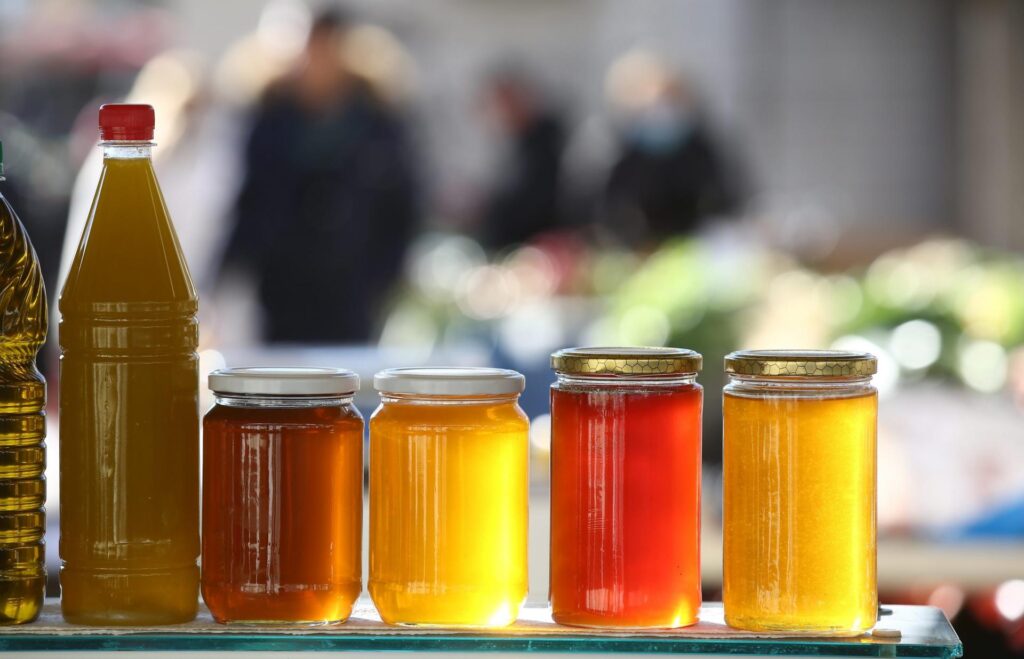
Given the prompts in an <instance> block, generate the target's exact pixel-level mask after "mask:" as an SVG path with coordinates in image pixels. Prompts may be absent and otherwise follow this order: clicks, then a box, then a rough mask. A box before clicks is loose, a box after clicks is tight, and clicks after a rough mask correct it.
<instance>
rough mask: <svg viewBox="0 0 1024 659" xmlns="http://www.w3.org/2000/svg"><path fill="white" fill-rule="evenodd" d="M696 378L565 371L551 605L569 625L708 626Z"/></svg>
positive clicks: (557, 412)
mask: <svg viewBox="0 0 1024 659" xmlns="http://www.w3.org/2000/svg"><path fill="white" fill-rule="evenodd" d="M695 378H696V376H695V375H694V374H688V375H682V376H679V375H674V376H661V377H651V376H645V377H637V376H629V377H626V376H622V377H607V376H605V377H584V376H570V375H566V374H563V373H559V374H558V382H557V383H556V384H555V385H554V386H553V387H552V390H551V593H550V594H551V606H552V615H553V617H554V619H555V620H556V621H557V622H559V623H562V624H569V625H581V626H588V627H621V628H668V627H682V626H685V625H691V624H693V623H694V622H696V621H697V611H698V609H699V608H700V604H701V585H700V473H701V472H700V465H701V407H702V400H703V391H702V389H701V386H700V385H699V384H697V383H696V379H695Z"/></svg>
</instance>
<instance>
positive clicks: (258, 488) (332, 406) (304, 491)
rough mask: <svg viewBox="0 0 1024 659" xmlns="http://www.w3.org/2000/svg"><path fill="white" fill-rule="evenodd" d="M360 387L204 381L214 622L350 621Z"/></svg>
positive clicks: (206, 518)
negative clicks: (211, 398)
mask: <svg viewBox="0 0 1024 659" xmlns="http://www.w3.org/2000/svg"><path fill="white" fill-rule="evenodd" d="M358 388H359V376H357V375H356V374H355V373H352V372H351V371H346V370H341V369H328V368H235V369H225V370H220V371H214V372H213V373H211V374H210V389H211V390H213V392H214V394H215V396H216V404H215V405H214V406H213V408H212V409H211V410H210V411H209V412H208V413H207V415H206V417H205V419H204V420H203V451H204V453H203V527H202V528H203V536H202V592H203V599H204V600H205V601H206V604H207V606H208V607H209V608H210V613H211V614H213V617H214V619H216V620H217V622H221V623H248V624H260V623H265V624H297V625H303V624H304V625H315V624H328V623H333V622H340V621H343V620H345V619H347V618H348V616H349V614H350V613H351V611H352V604H353V602H355V600H356V598H357V597H358V596H359V591H360V590H361V578H362V575H361V557H360V550H361V544H362V543H361V535H362V503H363V485H362V483H363V418H362V416H360V414H359V412H358V411H357V410H356V408H355V407H354V406H353V404H352V396H353V394H354V392H355V391H356V390H357V389H358Z"/></svg>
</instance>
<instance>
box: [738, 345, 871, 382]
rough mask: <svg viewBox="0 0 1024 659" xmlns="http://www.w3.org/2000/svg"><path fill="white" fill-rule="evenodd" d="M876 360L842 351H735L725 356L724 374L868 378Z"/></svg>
mask: <svg viewBox="0 0 1024 659" xmlns="http://www.w3.org/2000/svg"><path fill="white" fill-rule="evenodd" d="M877 371H878V359H877V358H876V357H875V356H874V355H872V354H870V353H867V352H847V351H845V350H739V351H737V352H733V353H730V354H728V355H726V357H725V372H726V373H731V374H734V375H761V376H764V377H790V376H793V377H819V378H843V377H868V376H871V375H874V374H875V373H876V372H877Z"/></svg>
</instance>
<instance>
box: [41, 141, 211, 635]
mask: <svg viewBox="0 0 1024 659" xmlns="http://www.w3.org/2000/svg"><path fill="white" fill-rule="evenodd" d="M151 146H152V145H151V143H149V142H108V143H105V144H104V146H103V155H104V161H103V172H102V174H101V177H100V182H99V186H98V188H97V190H96V197H95V199H94V201H93V205H92V208H91V211H90V215H89V219H88V221H87V223H86V227H85V230H84V231H83V234H82V239H81V243H80V244H79V246H78V252H77V254H76V255H75V259H74V261H73V262H72V265H71V268H70V270H69V273H68V276H67V280H66V281H65V284H64V290H63V292H62V293H61V298H60V311H61V324H60V345H61V364H60V437H61V441H60V457H61V462H60V463H61V475H60V483H61V488H60V495H61V501H60V505H61V515H60V526H61V538H60V556H61V560H62V567H61V590H62V600H61V604H62V608H63V612H64V615H65V617H66V618H67V619H68V620H69V621H72V622H76V623H82V624H93V625H111V624H120V625H152V624H171V623H179V622H186V621H188V620H191V619H192V618H194V617H195V615H196V610H197V606H198V600H199V568H198V566H197V564H196V559H197V558H198V556H199V406H198V401H199V373H198V360H197V357H196V344H197V340H198V324H197V321H196V311H197V308H198V301H197V298H196V292H195V288H194V287H193V285H192V280H191V278H190V277H189V273H188V267H187V265H186V263H185V257H184V255H183V254H182V252H181V248H180V246H179V244H178V238H177V235H176V234H175V232H174V226H173V224H172V222H171V219H170V216H169V214H168V212H167V208H166V206H165V204H164V200H163V196H162V194H161V192H160V186H159V184H158V183H157V180H156V175H155V174H154V172H153V164H152V161H151V160H150V157H149V156H150V149H151Z"/></svg>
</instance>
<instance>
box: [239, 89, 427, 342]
mask: <svg viewBox="0 0 1024 659" xmlns="http://www.w3.org/2000/svg"><path fill="white" fill-rule="evenodd" d="M412 163H413V158H412V154H411V150H410V146H409V142H408V139H407V136H406V134H405V131H404V127H403V125H402V123H401V122H400V121H399V119H398V118H397V117H396V116H395V115H394V114H393V113H392V112H391V111H390V110H388V109H387V108H385V107H384V106H382V105H381V104H379V103H378V102H377V101H376V100H375V99H374V98H373V97H372V96H371V95H370V94H369V93H368V92H365V91H363V90H362V89H357V90H356V91H355V92H353V93H350V94H348V95H347V96H346V97H345V98H344V99H343V100H340V101H339V102H338V103H337V104H336V105H335V106H333V107H331V108H329V109H326V110H323V111H320V112H318V113H312V112H310V111H309V110H307V109H305V108H304V107H302V106H301V105H300V104H299V103H298V101H297V100H296V99H295V96H294V94H290V93H288V90H287V88H283V89H277V90H272V91H271V92H270V93H269V94H268V96H267V98H266V99H265V102H264V103H263V104H262V106H261V107H260V108H259V110H258V111H257V114H256V117H255V122H254V125H253V128H252V133H251V136H250V138H249V142H248V146H247V148H246V153H245V173H244V178H243V184H242V189H241V193H240V196H239V199H238V205H237V225H236V228H235V231H234V233H233V236H232V238H231V240H230V242H229V247H228V253H227V255H226V262H227V263H228V264H229V265H231V264H242V265H245V266H247V267H248V269H251V270H252V271H253V272H254V273H255V277H256V280H257V284H258V289H259V297H260V301H261V303H262V306H263V311H264V320H265V330H266V339H267V340H268V341H272V342H304V343H344V342H363V341H366V340H368V339H370V338H371V335H372V333H373V330H374V325H375V323H376V321H377V318H378V314H379V313H380V311H381V306H382V303H383V302H384V300H385V298H386V296H387V294H388V291H389V289H390V288H391V286H392V284H393V283H394V282H395V280H396V278H397V277H398V274H399V272H400V267H401V263H402V260H403V257H404V254H405V251H406V248H407V247H408V244H409V242H410V240H411V238H412V232H413V229H414V225H415V223H416V219H417V204H416V186H415V183H414V174H413V164H412Z"/></svg>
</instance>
